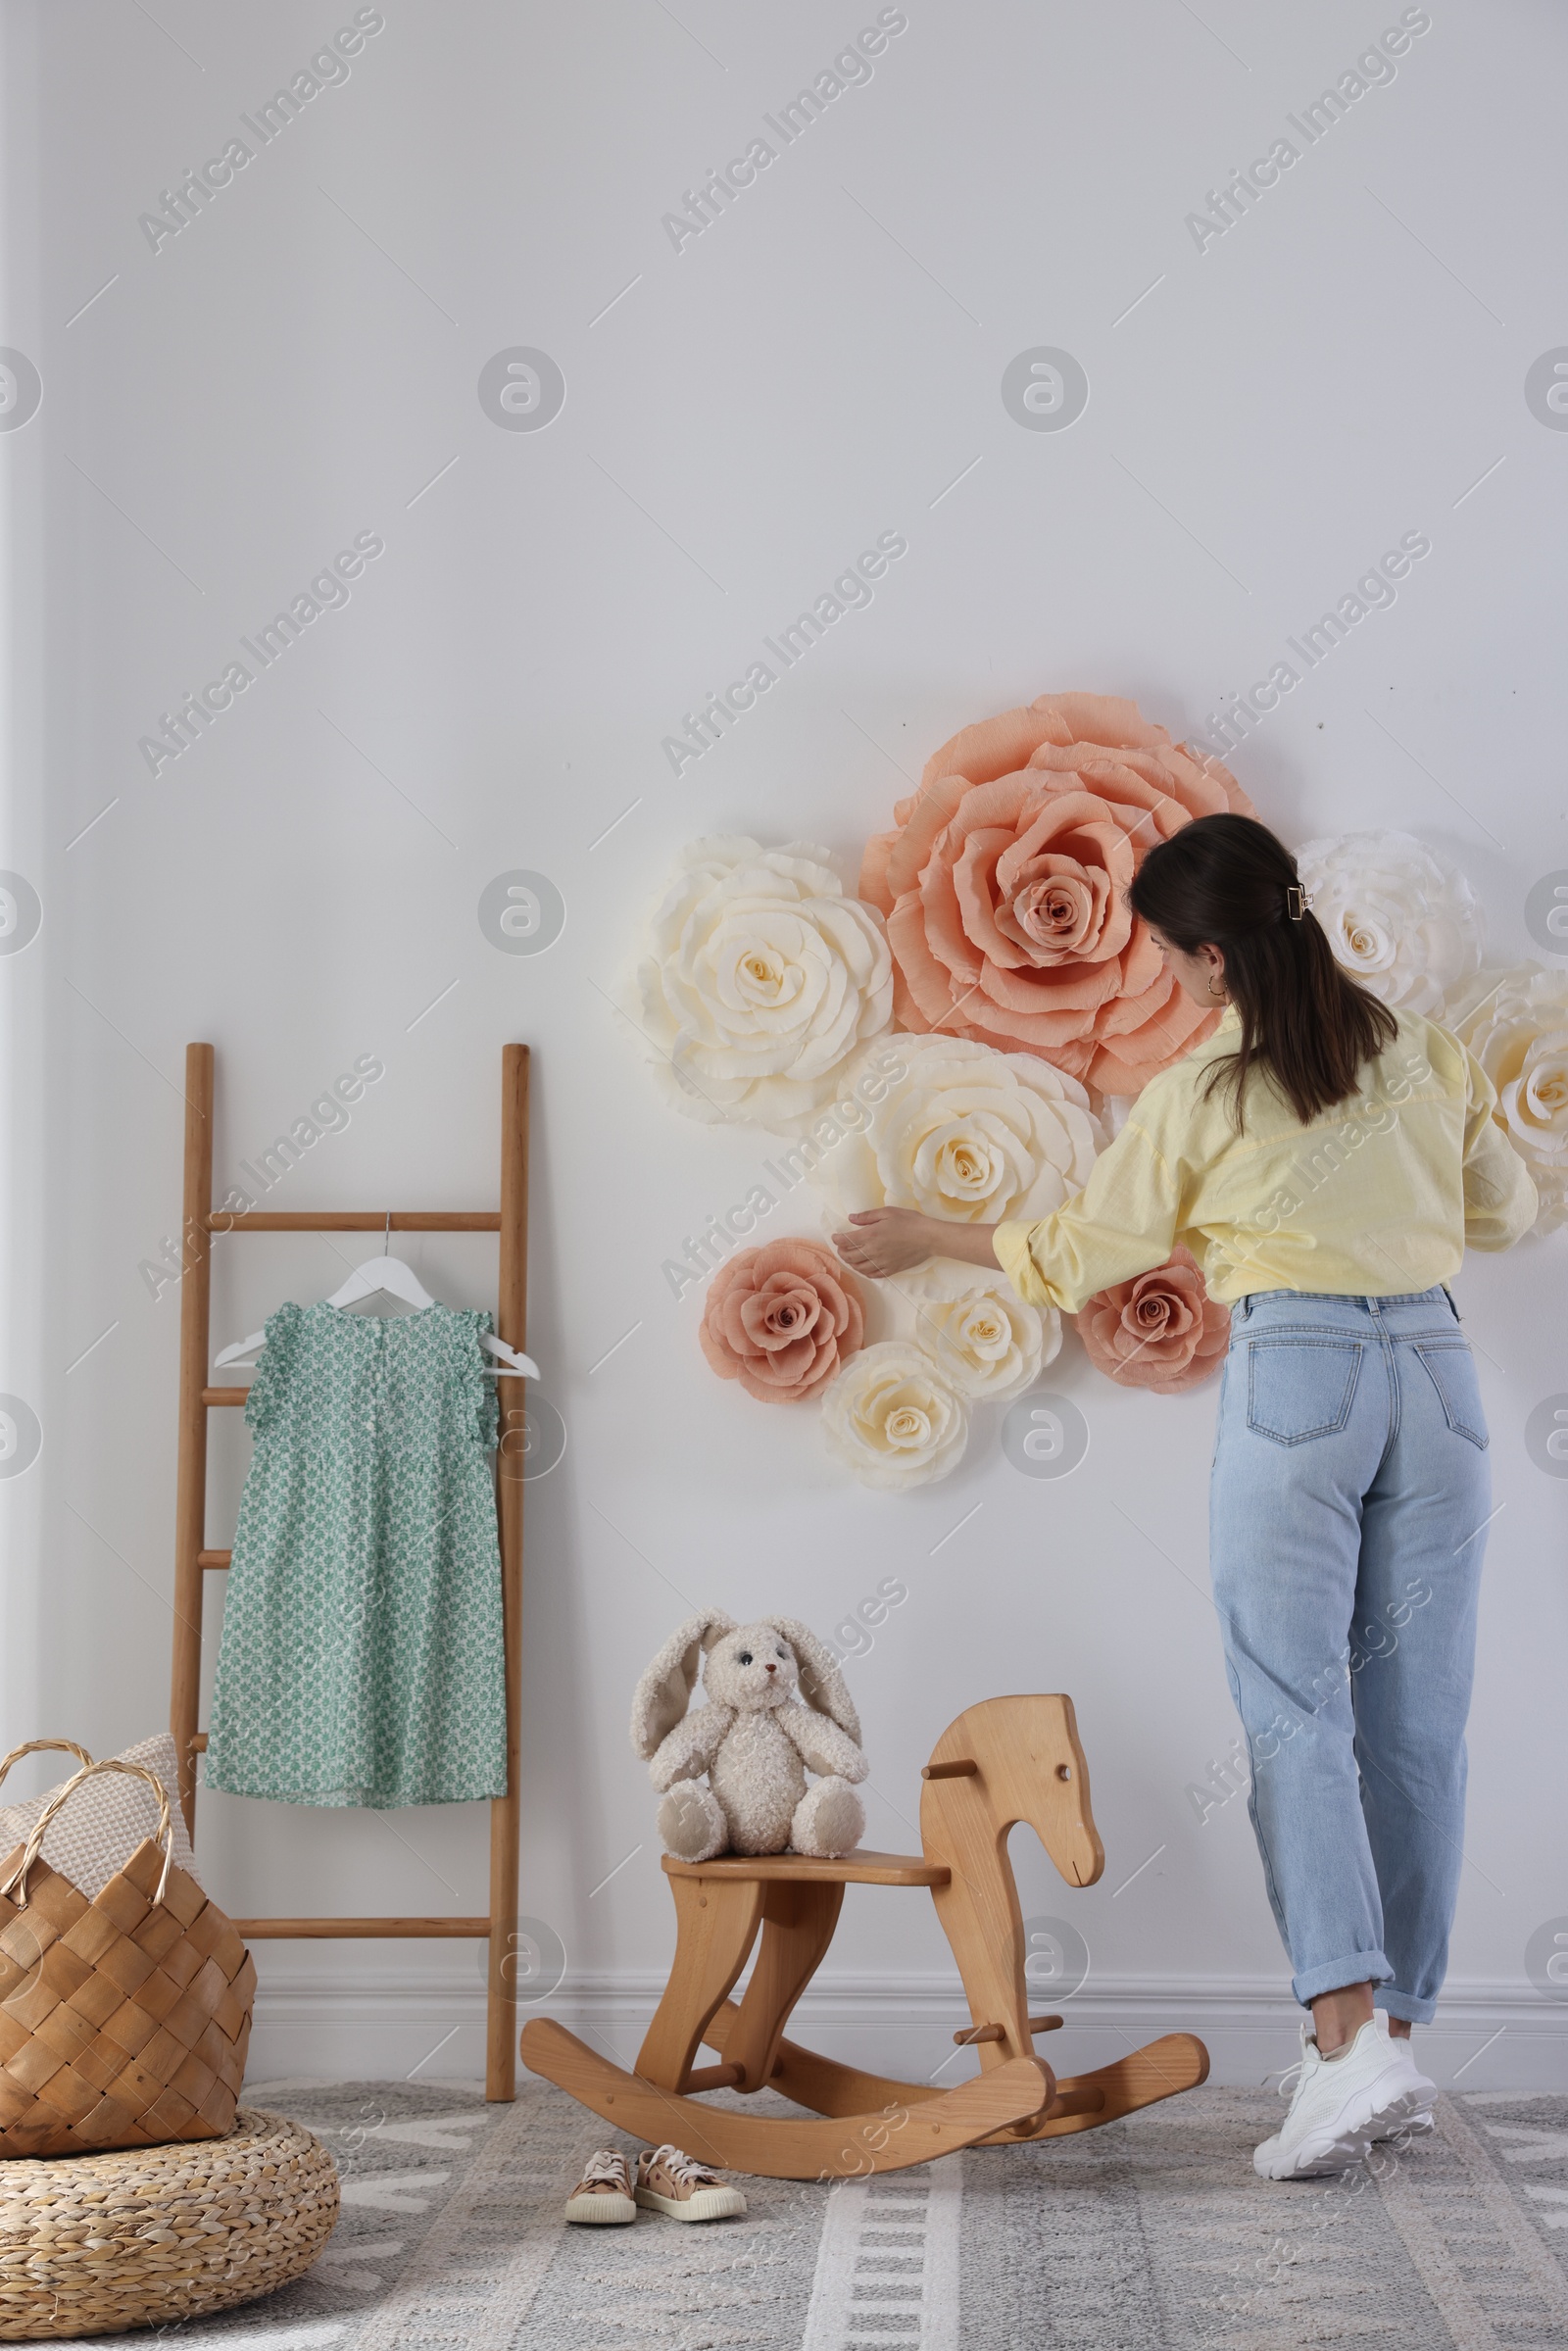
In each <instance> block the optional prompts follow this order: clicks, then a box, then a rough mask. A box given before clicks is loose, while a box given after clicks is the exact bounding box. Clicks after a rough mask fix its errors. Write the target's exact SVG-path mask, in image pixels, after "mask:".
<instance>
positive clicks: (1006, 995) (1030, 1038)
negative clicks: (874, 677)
mask: <svg viewBox="0 0 1568 2351" xmlns="http://www.w3.org/2000/svg"><path fill="white" fill-rule="evenodd" d="M1227 808H1228V809H1234V810H1236V811H1237V812H1238V813H1239V814H1241V815H1244V816H1250V815H1252V814H1254V813H1255V811H1254V809H1253V808H1252V805H1251V802H1250V800H1249V799H1248V797H1247V795H1246V793H1245V792H1244V791H1243V790H1242V788H1241V786H1240V785H1239V784H1238V783H1237V781H1236V778H1235V777H1234V776H1233V775H1232V774H1230V772H1229V771H1228V769H1226V768H1224V767H1222V766H1221V765H1220V763H1219V761H1218V760H1217V759H1203V760H1202V761H1200V760H1198V759H1194V758H1193V757H1192V755H1191V754H1190V753H1189V752H1188V751H1186V750H1185V749H1184V748H1183V747H1182V746H1181V745H1180V744H1175V743H1172V741H1171V739H1170V737H1169V735H1168V734H1167V733H1166V732H1165V729H1164V728H1163V727H1162V726H1153V725H1151V723H1150V722H1149V720H1148V719H1147V718H1145V717H1144V716H1143V715H1142V714H1141V712H1140V711H1139V710H1138V708H1137V705H1136V704H1134V703H1130V702H1118V701H1114V700H1112V699H1111V698H1110V697H1108V696H1106V695H1101V694H1044V695H1042V696H1041V697H1040V700H1039V701H1038V702H1034V703H1031V704H1030V705H1029V708H1028V709H1027V710H1005V711H1003V713H1002V714H1001V716H1000V717H996V718H988V719H985V720H983V721H982V722H981V723H980V724H979V725H977V726H966V727H964V728H963V730H962V731H961V733H959V734H956V735H955V736H954V738H953V740H952V742H951V743H945V744H944V745H943V747H942V749H941V750H940V751H939V752H937V753H936V755H935V756H934V758H933V759H930V760H929V761H928V763H927V766H926V770H925V773H924V775H923V776H922V777H921V779H920V789H919V791H918V792H917V793H916V794H915V795H914V796H913V797H912V798H910V799H908V800H904V801H900V803H899V804H898V806H897V808H895V809H894V811H893V812H894V816H895V818H896V820H897V829H896V830H895V831H893V832H891V833H881V834H878V835H877V836H876V837H875V838H874V839H873V840H871V841H870V842H868V843H867V845H866V851H865V858H864V862H863V865H862V867H861V871H860V896H861V897H862V898H863V899H864V900H866V901H867V903H868V904H869V905H871V906H877V907H879V908H880V909H881V911H882V912H883V913H884V914H885V915H886V917H887V925H888V941H889V944H890V946H891V947H892V950H893V955H894V959H895V961H896V963H897V965H898V971H899V976H898V979H897V980H896V982H895V988H894V1018H895V1021H896V1023H897V1025H898V1026H900V1027H901V1028H905V1029H912V1030H924V1029H942V1030H943V1031H944V1032H945V1033H946V1034H947V1035H949V1036H957V1037H972V1038H975V1039H978V1041H979V1042H980V1043H981V1044H984V1045H996V1046H1000V1047H1001V1048H1002V1049H1003V1051H1004V1052H1005V1053H1016V1052H1018V1051H1019V1050H1020V1049H1022V1050H1023V1051H1025V1052H1027V1053H1038V1054H1040V1055H1041V1057H1042V1058H1043V1059H1044V1060H1047V1061H1054V1063H1055V1064H1056V1066H1057V1068H1058V1069H1064V1070H1066V1071H1067V1072H1068V1073H1069V1074H1070V1075H1071V1076H1073V1077H1075V1078H1080V1079H1082V1080H1083V1081H1084V1083H1085V1084H1087V1085H1091V1086H1095V1087H1098V1088H1099V1089H1100V1090H1101V1092H1103V1093H1105V1094H1127V1095H1132V1094H1137V1093H1138V1092H1139V1090H1140V1089H1141V1088H1142V1086H1143V1085H1144V1083H1145V1081H1146V1080H1147V1079H1149V1078H1152V1076H1153V1075H1154V1074H1155V1072H1156V1071H1157V1070H1160V1069H1164V1068H1165V1067H1167V1066H1168V1064H1169V1063H1170V1062H1172V1061H1176V1060H1179V1059H1180V1058H1181V1056H1182V1055H1183V1054H1184V1053H1189V1052H1191V1050H1192V1048H1193V1047H1194V1046H1195V1045H1197V1044H1198V1043H1200V1041H1201V1039H1202V1038H1204V1037H1205V1036H1207V1035H1208V1033H1209V1031H1210V1029H1211V1028H1212V1027H1213V1026H1214V1025H1215V1023H1216V1021H1217V1020H1218V1018H1219V1011H1218V1008H1217V1007H1216V1009H1215V1011H1213V1012H1212V1013H1210V1012H1207V1011H1205V1010H1204V1009H1203V1008H1202V1006H1201V1005H1199V1004H1194V1003H1192V1001H1191V1000H1190V999H1189V998H1188V997H1186V996H1184V995H1183V994H1182V992H1181V990H1180V988H1179V987H1178V986H1177V985H1176V982H1175V981H1174V980H1173V979H1169V978H1167V977H1166V975H1165V971H1164V967H1163V965H1162V963H1161V960H1160V955H1159V950H1158V949H1157V948H1156V947H1155V945H1154V942H1153V940H1152V937H1151V936H1150V933H1149V928H1148V926H1147V924H1146V923H1144V922H1143V921H1142V920H1141V919H1140V918H1139V917H1138V916H1136V915H1135V914H1134V913H1133V911H1132V908H1131V907H1130V906H1128V904H1127V896H1126V893H1127V886H1128V884H1129V882H1130V881H1131V880H1132V877H1133V875H1134V873H1135V872H1136V871H1137V869H1138V866H1139V864H1140V863H1141V861H1142V859H1143V857H1144V856H1145V854H1146V852H1147V851H1149V850H1150V849H1152V847H1153V846H1154V844H1155V843H1156V842H1157V841H1164V840H1168V839H1169V837H1170V835H1171V834H1172V833H1174V832H1177V831H1179V830H1180V828H1181V826H1182V825H1184V824H1187V823H1190V822H1191V820H1192V819H1193V817H1195V816H1207V815H1212V814H1215V813H1218V812H1219V811H1221V810H1224V809H1227Z"/></svg>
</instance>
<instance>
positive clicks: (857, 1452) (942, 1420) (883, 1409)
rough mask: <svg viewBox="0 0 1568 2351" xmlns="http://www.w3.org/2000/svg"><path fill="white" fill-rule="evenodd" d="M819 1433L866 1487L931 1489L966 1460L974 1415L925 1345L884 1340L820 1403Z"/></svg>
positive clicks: (855, 1361) (849, 1367)
mask: <svg viewBox="0 0 1568 2351" xmlns="http://www.w3.org/2000/svg"><path fill="white" fill-rule="evenodd" d="M822 1429H823V1434H824V1436H825V1437H826V1439H827V1447H828V1451H829V1452H830V1453H832V1454H833V1455H834V1457H835V1458H836V1459H837V1460H839V1461H842V1462H843V1463H844V1465H845V1467H846V1468H847V1469H849V1470H852V1471H853V1472H854V1474H855V1476H856V1477H858V1479H859V1481H860V1483H861V1485H862V1486H877V1487H881V1488H884V1489H888V1488H902V1487H906V1486H929V1485H931V1484H932V1483H934V1481H935V1480H936V1479H938V1478H946V1477H948V1476H950V1475H951V1473H952V1472H953V1471H954V1470H956V1468H957V1466H958V1463H959V1462H960V1461H961V1460H962V1458H963V1448H964V1445H966V1443H967V1442H968V1436H969V1415H968V1408H967V1406H966V1404H965V1402H964V1399H963V1397H962V1396H960V1395H959V1394H958V1393H957V1391H956V1389H954V1388H950V1387H949V1385H948V1383H947V1381H946V1380H945V1379H944V1378H943V1377H942V1374H941V1373H940V1372H939V1371H938V1369H937V1367H936V1365H935V1363H934V1362H933V1361H932V1359H931V1357H930V1356H929V1355H928V1354H926V1353H925V1351H924V1349H923V1348H921V1347H911V1346H909V1345H908V1343H907V1341H904V1340H901V1339H884V1340H882V1341H881V1342H880V1343H879V1344H878V1345H877V1346H876V1347H862V1349H861V1350H860V1352H859V1354H858V1355H852V1356H851V1358H850V1360H849V1362H848V1363H847V1364H846V1365H845V1367H844V1369H843V1370H842V1371H841V1372H840V1373H839V1376H838V1378H837V1379H836V1380H835V1381H834V1383H833V1385H832V1387H831V1388H830V1389H829V1390H828V1392H827V1394H826V1396H824V1397H823V1398H822Z"/></svg>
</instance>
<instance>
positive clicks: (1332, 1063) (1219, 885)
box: [1128, 815, 1398, 1126]
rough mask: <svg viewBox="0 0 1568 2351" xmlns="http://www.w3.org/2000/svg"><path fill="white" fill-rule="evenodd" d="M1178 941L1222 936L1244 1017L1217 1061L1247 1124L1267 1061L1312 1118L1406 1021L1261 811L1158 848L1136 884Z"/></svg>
mask: <svg viewBox="0 0 1568 2351" xmlns="http://www.w3.org/2000/svg"><path fill="white" fill-rule="evenodd" d="M1128 895H1129V896H1130V898H1131V900H1132V905H1133V910H1134V912H1135V913H1138V914H1141V915H1142V916H1143V918H1144V920H1145V921H1146V922H1150V923H1152V924H1153V926H1154V928H1155V929H1156V930H1157V931H1159V932H1160V933H1161V934H1162V936H1163V937H1164V938H1166V939H1168V940H1169V942H1170V944H1171V945H1172V947H1179V948H1181V949H1182V950H1183V951H1184V953H1186V954H1187V955H1195V954H1196V953H1197V951H1198V950H1199V948H1201V947H1205V946H1214V947H1217V948H1218V949H1219V951H1220V953H1221V955H1223V956H1224V957H1225V986H1226V989H1227V991H1228V993H1229V995H1230V1000H1231V1002H1232V1004H1234V1005H1235V1006H1236V1008H1237V1010H1238V1012H1239V1013H1240V1014H1241V1019H1242V1042H1241V1045H1240V1047H1239V1048H1238V1050H1237V1052H1236V1053H1233V1054H1230V1055H1229V1056H1227V1057H1226V1058H1225V1059H1224V1060H1221V1061H1217V1062H1216V1063H1215V1064H1214V1066H1213V1068H1212V1069H1211V1070H1210V1071H1209V1074H1208V1081H1207V1089H1206V1090H1207V1092H1209V1093H1212V1091H1213V1089H1214V1087H1215V1086H1216V1085H1217V1084H1220V1083H1221V1082H1224V1083H1228V1084H1229V1085H1230V1087H1231V1088H1232V1092H1233V1096H1234V1101H1235V1107H1236V1123H1237V1125H1238V1126H1241V1124H1242V1123H1243V1115H1244V1114H1243V1107H1242V1098H1243V1094H1244V1092H1245V1089H1246V1086H1247V1078H1248V1072H1249V1071H1250V1069H1251V1068H1252V1067H1253V1066H1254V1065H1256V1066H1258V1067H1260V1068H1263V1069H1266V1070H1267V1072H1268V1073H1269V1075H1270V1076H1271V1077H1273V1078H1274V1079H1275V1081H1276V1082H1277V1084H1278V1085H1279V1087H1280V1089H1281V1091H1282V1092H1283V1093H1284V1094H1285V1096H1286V1098H1287V1100H1288V1101H1289V1102H1290V1103H1291V1106H1292V1108H1293V1109H1294V1110H1295V1112H1296V1114H1297V1116H1298V1118H1299V1119H1300V1121H1301V1123H1302V1125H1303V1126H1304V1125H1305V1124H1306V1123H1307V1121H1308V1120H1309V1119H1312V1118H1315V1117H1316V1116H1317V1114H1318V1112H1319V1111H1320V1110H1327V1109H1329V1108H1330V1107H1332V1105H1333V1104H1334V1103H1335V1102H1344V1101H1346V1100H1347V1098H1348V1096H1350V1095H1352V1094H1354V1093H1355V1092H1356V1091H1357V1088H1358V1085H1359V1081H1360V1073H1361V1070H1362V1067H1363V1065H1364V1064H1365V1063H1366V1062H1368V1061H1370V1060H1373V1059H1375V1058H1376V1056H1377V1055H1378V1054H1379V1053H1383V1052H1385V1051H1386V1050H1387V1048H1388V1047H1389V1046H1390V1045H1392V1044H1393V1042H1394V1040H1395V1037H1396V1036H1397V1033H1398V1023H1397V1021H1396V1019H1395V1016H1394V1014H1393V1013H1392V1012H1391V1011H1390V1010H1389V1008H1388V1006H1387V1004H1380V1003H1379V1002H1378V1000H1377V998H1376V997H1375V996H1368V995H1367V993H1366V991H1365V990H1364V989H1363V988H1358V987H1357V986H1356V984H1355V982H1354V980H1352V979H1351V978H1350V976H1349V974H1348V972H1346V971H1343V970H1342V969H1341V968H1340V966H1339V964H1338V963H1336V961H1335V960H1334V955H1333V951H1332V949H1331V948H1330V946H1329V943H1328V938H1327V936H1326V934H1325V932H1324V930H1323V926H1322V924H1321V923H1320V922H1319V921H1318V919H1317V917H1316V915H1315V914H1313V913H1312V912H1311V911H1310V910H1309V908H1308V907H1307V906H1306V903H1305V899H1304V897H1303V895H1302V892H1301V887H1300V884H1299V881H1298V879H1297V873H1296V859H1295V858H1294V857H1292V855H1291V853H1290V851H1289V850H1288V849H1287V848H1286V846H1285V844H1284V842H1283V841H1278V840H1276V839H1275V837H1274V835H1273V834H1272V833H1271V832H1270V831H1269V829H1268V827H1267V825H1266V824H1259V823H1258V822H1257V821H1256V820H1255V818H1253V817H1251V816H1228V815H1227V816H1199V817H1195V819H1194V820H1193V822H1192V823H1191V824H1184V825H1183V826H1182V829H1181V831H1180V832H1179V833H1173V834H1172V835H1171V837H1170V839H1169V840H1168V841H1161V842H1159V843H1158V844H1157V846H1156V847H1155V848H1153V849H1152V850H1151V851H1150V853H1149V855H1148V857H1146V858H1145V859H1144V861H1143V864H1142V865H1141V866H1140V867H1139V869H1138V872H1137V873H1136V875H1135V876H1134V878H1133V885H1132V889H1131V891H1130V892H1129V894H1128Z"/></svg>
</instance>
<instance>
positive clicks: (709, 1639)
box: [631, 1608, 735, 1763]
mask: <svg viewBox="0 0 1568 2351" xmlns="http://www.w3.org/2000/svg"><path fill="white" fill-rule="evenodd" d="M734 1630H735V1619H734V1618H733V1617H732V1616H726V1615H725V1614H724V1612H723V1610H722V1609H721V1608H709V1609H705V1610H704V1612H703V1614H702V1615H701V1616H693V1617H688V1618H687V1620H686V1622H685V1624H683V1625H682V1626H681V1628H680V1631H679V1632H678V1633H671V1635H670V1637H669V1639H668V1640H667V1641H665V1643H664V1645H663V1647H662V1649H661V1650H660V1652H659V1654H658V1656H657V1657H656V1658H655V1659H654V1661H653V1663H652V1665H650V1667H649V1668H648V1671H647V1672H646V1673H645V1674H644V1676H643V1678H642V1680H641V1681H640V1682H639V1683H638V1685H637V1694H636V1695H635V1697H634V1698H633V1699H632V1702H631V1743H632V1745H633V1746H634V1747H635V1748H636V1750H637V1752H638V1754H639V1755H640V1756H641V1757H642V1758H643V1761H644V1762H645V1763H647V1762H650V1761H651V1760H652V1758H653V1757H654V1755H655V1754H656V1753H657V1752H658V1750H659V1748H660V1746H661V1744H662V1741H663V1740H664V1739H666V1738H667V1737H668V1735H669V1733H670V1732H671V1731H673V1729H674V1728H675V1725H676V1724H677V1723H678V1722H679V1721H680V1719H681V1717H682V1715H683V1714H684V1713H685V1712H686V1707H687V1704H688V1701H689V1700H690V1698H691V1694H692V1690H693V1689H694V1687H695V1685H696V1681H697V1667H698V1663H699V1660H700V1657H701V1654H702V1652H703V1650H705V1649H711V1647H712V1645H713V1643H714V1641H721V1640H722V1639H723V1637H724V1635H725V1634H726V1633H733V1632H734Z"/></svg>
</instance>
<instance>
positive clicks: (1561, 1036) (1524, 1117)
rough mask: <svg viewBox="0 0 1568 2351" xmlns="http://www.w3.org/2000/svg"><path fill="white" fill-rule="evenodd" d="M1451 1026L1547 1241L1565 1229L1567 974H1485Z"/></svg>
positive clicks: (1533, 967) (1527, 969) (1531, 970)
mask: <svg viewBox="0 0 1568 2351" xmlns="http://www.w3.org/2000/svg"><path fill="white" fill-rule="evenodd" d="M1472 1006H1473V1009H1472V1008H1469V1007H1472ZM1453 1022H1454V1031H1455V1034H1456V1035H1457V1036H1458V1037H1460V1038H1461V1039H1462V1040H1463V1042H1464V1043H1465V1044H1466V1045H1468V1046H1469V1048H1470V1051H1471V1052H1472V1053H1474V1054H1475V1057H1476V1059H1477V1060H1478V1061H1479V1062H1480V1063H1481V1066H1482V1068H1483V1069H1484V1070H1485V1071H1486V1073H1487V1075H1488V1077H1489V1078H1490V1079H1491V1080H1492V1082H1493V1084H1494V1085H1495V1087H1496V1089H1497V1111H1496V1116H1497V1123H1498V1125H1499V1126H1500V1127H1501V1128H1502V1130H1503V1132H1504V1134H1505V1135H1506V1136H1507V1138H1508V1140H1509V1142H1510V1143H1511V1144H1512V1145H1513V1147H1514V1150H1515V1151H1517V1152H1518V1153H1519V1156H1520V1157H1521V1159H1523V1161H1524V1163H1525V1165H1526V1166H1527V1167H1528V1168H1529V1170H1530V1173H1531V1175H1532V1177H1533V1178H1534V1180H1535V1186H1536V1190H1537V1192H1538V1193H1539V1194H1540V1195H1541V1213H1540V1215H1539V1216H1538V1218H1537V1220H1536V1227H1537V1230H1538V1231H1539V1232H1543V1233H1549V1232H1551V1231H1553V1230H1554V1229H1555V1228H1556V1227H1557V1226H1558V1225H1560V1224H1563V1223H1568V971H1544V970H1543V969H1542V967H1541V965H1540V964H1539V963H1522V964H1520V965H1519V966H1518V968H1517V969H1516V970H1513V971H1503V972H1496V971H1483V972H1481V973H1480V974H1479V975H1478V977H1477V978H1476V979H1475V980H1473V981H1472V983H1471V985H1470V988H1469V990H1468V991H1467V993H1466V995H1465V997H1464V998H1462V999H1461V1000H1460V1002H1459V1003H1458V1004H1456V1005H1455V1006H1454V1007H1453Z"/></svg>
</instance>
